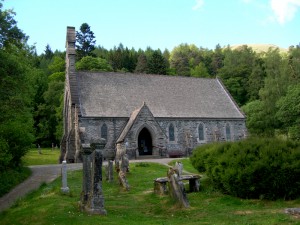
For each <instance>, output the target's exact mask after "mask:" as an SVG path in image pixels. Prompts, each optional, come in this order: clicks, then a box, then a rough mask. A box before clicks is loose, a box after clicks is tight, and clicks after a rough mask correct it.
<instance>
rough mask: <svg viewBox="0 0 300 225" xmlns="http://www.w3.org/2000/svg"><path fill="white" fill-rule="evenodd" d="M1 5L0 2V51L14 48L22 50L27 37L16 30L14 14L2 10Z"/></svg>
mask: <svg viewBox="0 0 300 225" xmlns="http://www.w3.org/2000/svg"><path fill="white" fill-rule="evenodd" d="M2 7H3V4H2V3H1V2H0V24H1V29H0V49H1V48H6V49H7V48H9V47H12V46H16V47H17V48H22V47H23V46H24V44H25V43H26V41H27V39H28V37H27V36H26V35H25V34H24V33H23V32H22V31H21V30H20V29H19V28H18V26H17V21H15V19H14V16H15V15H16V13H15V12H14V11H13V10H11V9H8V10H2Z"/></svg>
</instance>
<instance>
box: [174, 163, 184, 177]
mask: <svg viewBox="0 0 300 225" xmlns="http://www.w3.org/2000/svg"><path fill="white" fill-rule="evenodd" d="M174 169H176V170H177V171H178V175H179V176H180V177H181V175H182V171H183V164H182V162H176V163H175V166H174Z"/></svg>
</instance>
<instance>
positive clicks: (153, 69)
mask: <svg viewBox="0 0 300 225" xmlns="http://www.w3.org/2000/svg"><path fill="white" fill-rule="evenodd" d="M147 73H151V74H167V63H166V60H165V58H164V57H163V55H162V53H161V51H160V50H156V51H154V52H153V54H152V55H151V57H150V58H149V61H148V69H147Z"/></svg>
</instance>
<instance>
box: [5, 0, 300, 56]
mask: <svg viewBox="0 0 300 225" xmlns="http://www.w3.org/2000/svg"><path fill="white" fill-rule="evenodd" d="M3 5H4V9H14V11H15V12H16V14H17V15H16V16H15V19H16V20H17V21H18V27H19V28H20V29H22V30H23V32H24V33H26V34H27V35H28V36H30V39H29V44H31V45H33V44H35V46H36V48H37V52H38V54H40V53H42V52H43V51H44V50H45V46H46V45H47V44H49V45H50V47H51V49H52V50H56V49H58V50H61V51H63V50H64V48H65V37H66V27H67V26H74V27H75V28H76V30H79V27H80V25H81V24H82V23H88V24H89V25H90V27H91V30H92V31H93V32H94V34H95V36H96V41H97V42H96V45H101V46H103V47H105V48H107V49H110V48H113V47H114V46H118V45H119V43H122V44H123V45H124V46H127V47H129V48H131V47H134V48H135V49H138V48H142V49H145V48H146V47H147V46H150V47H151V48H153V49H157V48H160V49H161V50H164V49H165V48H167V49H169V50H170V51H171V50H172V49H173V48H174V47H175V46H178V45H179V44H181V43H188V44H195V45H196V46H198V47H200V46H201V47H204V48H209V49H214V47H215V46H216V45H217V44H220V45H221V46H226V45H228V44H229V45H236V44H275V45H278V46H280V47H283V48H288V47H289V46H290V45H296V44H299V42H300V12H299V11H300V0H5V1H4V2H3Z"/></svg>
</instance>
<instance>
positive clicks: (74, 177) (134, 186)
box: [0, 161, 300, 225]
mask: <svg viewBox="0 0 300 225" xmlns="http://www.w3.org/2000/svg"><path fill="white" fill-rule="evenodd" d="M187 163H188V161H186V164H184V168H185V170H187V168H189V166H188V165H187ZM167 169H168V168H167V167H165V166H163V165H160V164H155V163H135V164H130V173H128V174H127V177H128V181H129V184H130V191H129V192H126V191H124V190H123V189H122V188H121V187H120V186H119V185H118V183H117V180H116V174H114V178H115V180H114V182H112V183H108V182H106V181H105V178H104V179H103V194H104V198H105V202H104V208H105V209H106V210H107V215H106V216H99V215H88V214H86V213H85V212H81V211H80V210H79V207H78V202H79V200H80V193H81V179H82V171H69V172H68V187H69V188H70V193H69V194H62V193H61V192H60V188H61V179H60V178H58V179H57V180H55V181H54V182H52V183H50V184H47V185H46V184H43V185H42V186H41V187H40V188H39V189H38V190H37V191H34V192H32V193H31V194H29V195H27V196H26V197H25V198H24V199H23V200H19V201H18V202H17V203H16V204H15V205H14V206H13V207H12V208H10V209H8V210H7V211H5V212H3V213H1V214H0V224H2V225H5V224H30V225H32V224H39V225H41V224H105V225H106V224H108V225H109V224H116V225H119V224H130V225H135V224H136V225H140V224H143V225H155V224H161V225H179V224H180V225H182V224H185V225H186V224H230V225H232V224H239V225H241V224H251V225H264V224H278V225H279V224H280V225H282V224H283V225H284V224H300V220H299V219H297V218H294V217H292V216H290V215H287V214H284V212H283V211H284V209H285V208H290V207H299V205H300V199H298V200H294V201H275V202H272V201H265V200H243V199H239V198H234V197H230V196H227V195H224V194H221V193H219V192H218V191H215V190H214V189H213V188H211V185H210V184H209V182H208V179H205V177H204V179H203V181H202V186H201V190H200V192H198V193H195V192H194V193H188V194H187V195H188V199H189V201H190V205H191V207H190V208H187V209H182V208H179V207H178V206H177V205H176V204H175V202H173V201H172V200H171V199H170V197H169V196H158V195H156V194H154V193H153V179H154V178H157V177H163V176H166V173H167Z"/></svg>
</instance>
